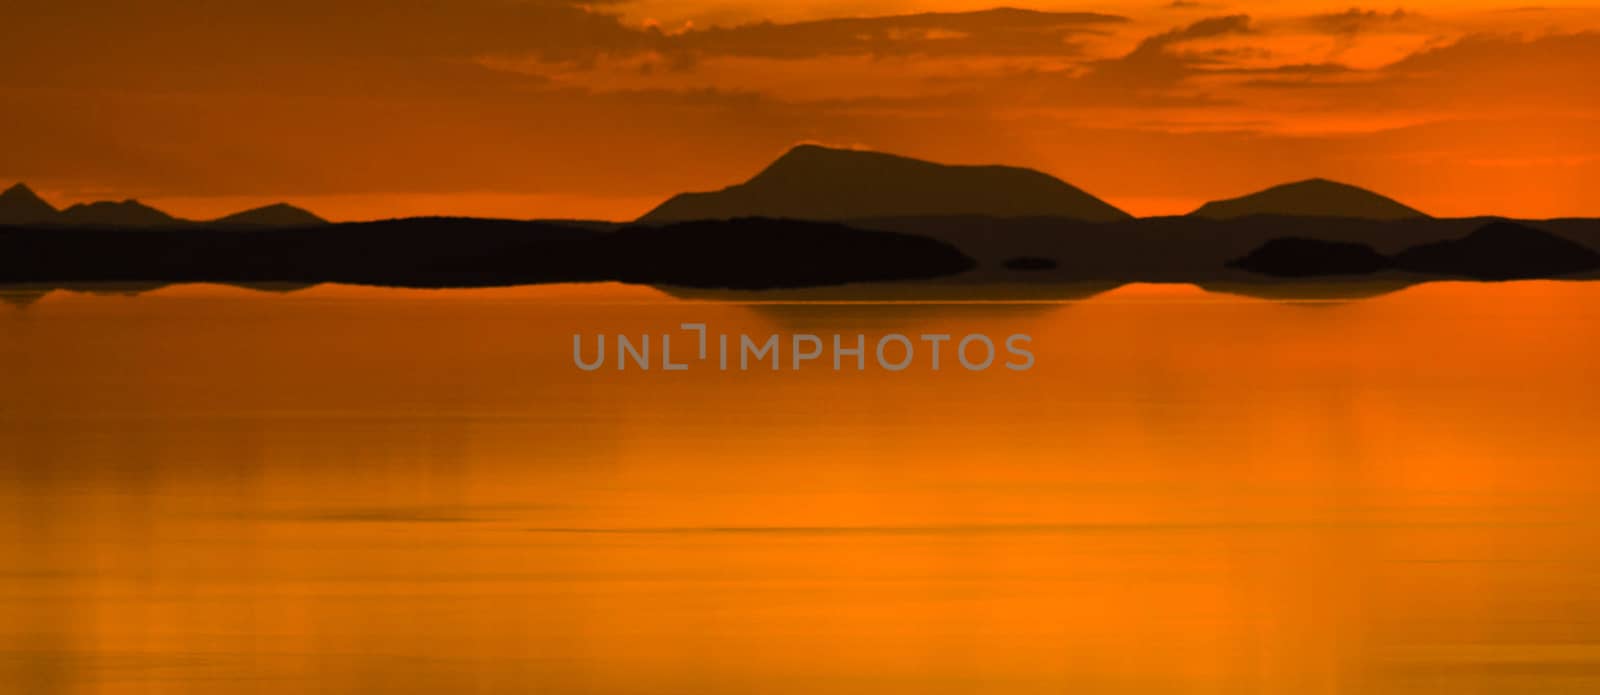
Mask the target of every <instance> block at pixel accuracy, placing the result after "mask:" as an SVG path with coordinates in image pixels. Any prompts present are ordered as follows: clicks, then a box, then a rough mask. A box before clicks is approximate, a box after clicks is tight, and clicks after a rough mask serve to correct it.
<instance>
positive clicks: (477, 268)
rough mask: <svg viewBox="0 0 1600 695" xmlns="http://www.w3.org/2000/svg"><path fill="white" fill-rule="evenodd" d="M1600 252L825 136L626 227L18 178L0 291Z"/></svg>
mask: <svg viewBox="0 0 1600 695" xmlns="http://www.w3.org/2000/svg"><path fill="white" fill-rule="evenodd" d="M1596 249H1600V220H1592V219H1559V220H1545V221H1538V222H1533V221H1511V220H1504V219H1501V218H1493V217H1485V218H1460V219H1450V218H1433V217H1430V216H1428V215H1426V214H1425V213H1423V212H1421V211H1419V210H1416V209H1414V208H1411V207H1409V206H1406V205H1405V204H1403V203H1400V202H1398V201H1395V200H1393V199H1390V198H1387V197H1384V196H1382V195H1380V194H1378V193H1375V192H1372V191H1368V190H1365V189H1362V188H1358V187H1355V186H1351V185H1348V184H1343V183H1338V182H1334V181H1328V180H1325V179H1310V180H1306V181H1300V182H1295V183H1290V184H1284V185H1280V186H1274V187H1271V188H1268V189H1265V190H1263V191H1258V192H1256V193H1251V194H1247V195H1244V196H1240V197H1237V198H1231V199H1227V200H1220V201H1214V202H1212V203H1208V204H1206V205H1204V206H1201V207H1200V208H1198V209H1197V210H1195V211H1194V212H1193V213H1191V214H1189V215H1185V216H1179V217H1146V218H1135V217H1132V216H1130V215H1128V214H1127V213H1124V212H1122V211H1121V210H1118V209H1116V208H1115V207H1113V206H1111V205H1109V204H1106V203H1105V202H1104V201H1101V200H1099V199H1098V198H1095V197H1094V196H1092V195H1090V194H1089V193H1087V192H1085V191H1083V190H1082V189H1079V188H1077V187H1075V186H1072V185H1071V184H1069V183H1067V182H1064V181H1061V180H1059V179H1056V178H1054V177H1051V176H1048V175H1046V174H1043V173H1040V172H1037V171H1032V170H1028V169H1021V168H1016V167H1005V166H950V165H943V164H937V163H933V162H926V161H922V160H916V159H911V158H907V157H901V156H897V155H890V154H885V153H878V152H869V151H862V150H841V149H831V148H825V147H819V146H815V145H802V146H799V147H796V148H794V149H792V150H790V151H789V152H787V153H785V154H784V155H783V156H781V157H779V158H778V159H777V160H776V161H774V162H773V163H772V164H771V165H769V166H768V167H766V168H765V169H763V170H762V171H761V172H759V173H758V174H756V175H755V176H754V177H753V178H751V179H750V180H748V181H746V182H744V183H740V184H735V185H733V186H730V187H728V188H725V189H722V190H721V191H715V192H709V193H689V194H680V195H678V196H674V197H672V198H671V199H669V200H668V201H666V202H665V203H663V204H661V205H660V206H659V207H657V208H656V209H655V210H652V211H651V212H649V213H647V214H646V215H644V216H643V217H641V218H640V219H639V220H638V221H635V222H632V223H620V222H577V221H513V220H494V219H474V218H445V217H423V218H407V219H393V220H383V221H375V222H344V223H330V222H328V221H326V220H324V219H322V218H321V217H318V216H317V215H315V214H313V213H311V212H309V211H306V210H303V209H301V208H297V207H294V206H291V205H288V204H285V203H278V204H274V205H268V206H265V207H260V208H255V209H252V210H247V211H244V212H241V213H237V214H233V215H228V216H224V217H221V218H218V219H215V220H211V221H209V222H195V221H189V220H182V219H178V218H176V217H173V216H171V215H168V214H166V213H164V212H162V211H160V210H156V209H154V208H151V207H149V206H146V205H143V204H142V203H139V202H138V201H135V200H126V201H121V202H97V203H80V204H77V205H73V206H70V207H67V208H65V209H57V208H56V207H55V206H53V205H51V204H49V203H48V202H46V201H44V200H43V199H42V198H40V197H39V196H38V195H37V194H35V193H34V192H33V191H32V190H31V189H29V188H28V187H27V186H25V185H22V184H18V185H16V186H13V187H12V188H11V189H9V190H7V191H5V192H4V193H3V194H0V285H11V286H17V285H51V284H57V285H59V284H67V283H107V282H122V283H127V282H135V283H156V284H162V283H182V282H222V283H235V284H238V283H294V284H316V283H323V282H340V283H353V284H367V285H384V286H401V287H483V286H498V285H521V284H540V283H552V282H592V281H619V282H627V283H637V284H648V285H656V286H663V287H677V288H684V289H696V290H726V291H764V290H779V289H789V290H793V289H806V288H821V287H841V286H845V287H850V288H859V287H861V286H865V285H873V284H901V285H907V284H911V285H916V286H918V287H919V288H920V289H918V290H917V291H916V292H914V293H912V294H920V295H922V296H945V297H949V296H960V295H961V294H962V293H966V294H968V295H970V296H972V297H975V298H981V297H986V296H995V295H996V294H1002V295H1007V294H1009V295H1024V296H1052V295H1055V294H1061V292H1067V293H1068V294H1070V293H1071V291H1069V290H1068V289H1067V288H1068V287H1069V286H1073V287H1078V286H1082V285H1084V284H1085V283H1090V284H1108V283H1109V284H1120V283H1129V282H1187V283H1195V284H1200V285H1207V284H1210V285H1219V284H1220V285H1229V286H1245V287H1248V286H1253V285H1270V284H1274V283H1280V282H1285V281H1292V280H1298V279H1305V278H1322V279H1332V280H1333V281H1338V280H1339V279H1340V278H1370V277H1373V276H1379V277H1383V278H1385V282H1386V283H1408V282H1421V281H1425V280H1428V279H1437V278H1455V279H1473V280H1504V279H1522V278H1556V277H1560V278H1576V279H1590V278H1591V277H1592V276H1594V274H1595V272H1596V271H1597V270H1600V253H1597V252H1596ZM1000 288H1005V289H1003V290H1002V289H1000ZM1019 288H1024V289H1019ZM1026 288H1032V289H1026ZM1052 288H1061V292H1057V291H1054V290H1053V289H1052ZM844 292H862V293H864V294H875V295H877V294H890V295H892V294H893V292H884V291H882V290H869V291H862V290H859V289H851V290H846V291H844ZM834 296H839V293H837V292H836V293H834Z"/></svg>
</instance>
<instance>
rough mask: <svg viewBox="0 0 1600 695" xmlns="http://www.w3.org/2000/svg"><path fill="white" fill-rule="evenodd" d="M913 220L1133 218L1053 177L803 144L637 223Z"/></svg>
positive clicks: (687, 195) (681, 197)
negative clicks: (751, 173) (731, 182)
mask: <svg viewBox="0 0 1600 695" xmlns="http://www.w3.org/2000/svg"><path fill="white" fill-rule="evenodd" d="M913 215H984V216H989V217H1002V218H1015V217H1046V216H1049V217H1061V218H1069V219H1076V220H1085V221H1091V222H1111V221H1116V220H1125V219H1129V215H1128V214H1127V213H1125V212H1123V211H1121V210H1118V209H1117V208H1115V207H1112V206H1111V205H1109V204H1107V203H1105V202H1104V201H1102V200H1100V199H1098V198H1095V197H1094V196H1091V195H1089V194H1088V193H1085V192H1083V191H1082V190H1079V189H1078V188H1076V187H1074V186H1072V185H1070V184H1068V183H1066V182H1064V181H1062V180H1060V179H1057V178H1055V177H1053V176H1050V175H1048V174H1044V173H1041V172H1038V171H1034V170H1031V169H1021V168H1017V167H1007V166H951V165H944V164H936V163H933V162H926V161H922V160H917V159H911V158H908V157H900V156H897V155H891V154H884V153H881V152H867V151H860V150H841V149H832V148H827V147H820V146H817V145H801V146H798V147H795V148H794V149H792V150H789V152H787V153H786V154H784V155H783V156H782V157H779V158H778V160H777V161H775V162H773V163H772V164H771V165H769V166H768V167H767V168H766V169H765V170H763V171H762V172H761V173H759V174H757V175H756V176H755V178H752V179H750V180H749V181H746V182H744V183H742V184H738V185H736V186H731V187H728V188H725V189H722V190H720V191H716V192H710V193H683V194H680V195H677V196H674V197H672V198H671V199H670V200H668V201H667V202H665V203H662V204H661V206H660V207H657V208H656V209H654V210H652V211H650V212H649V213H647V214H646V215H645V216H644V217H641V218H639V221H640V222H643V223H650V224H663V223H668V222H683V221H691V220H726V219H735V218H741V217H766V218H788V219H809V220H829V221H838V220H853V219H870V218H878V217H896V216H913Z"/></svg>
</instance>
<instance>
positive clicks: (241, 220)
mask: <svg viewBox="0 0 1600 695" xmlns="http://www.w3.org/2000/svg"><path fill="white" fill-rule="evenodd" d="M213 223H214V224H225V225H236V226H249V227H276V228H279V229H287V228H290V227H316V226H320V225H324V224H327V223H328V221H327V220H325V219H322V218H321V217H317V216H316V215H313V214H311V213H310V212H309V211H307V210H303V209H301V208H297V207H295V206H293V205H290V204H288V203H276V204H273V205H267V206H265V207H259V208H255V209H252V210H245V211H244V212H236V213H234V214H232V215H228V216H227V217H222V218H218V219H216V220H213Z"/></svg>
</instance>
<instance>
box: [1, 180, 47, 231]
mask: <svg viewBox="0 0 1600 695" xmlns="http://www.w3.org/2000/svg"><path fill="white" fill-rule="evenodd" d="M58 214H60V213H58V212H57V211H56V209H55V206H53V205H51V204H49V203H46V202H44V199H42V198H40V197H39V196H38V194H36V193H34V192H33V189H30V188H28V187H27V186H26V185H24V184H20V183H19V184H17V185H15V186H12V187H11V188H8V189H6V192H4V193H0V224H40V223H43V222H50V221H53V220H55V218H56V215H58Z"/></svg>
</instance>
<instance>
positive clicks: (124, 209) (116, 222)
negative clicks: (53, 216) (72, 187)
mask: <svg viewBox="0 0 1600 695" xmlns="http://www.w3.org/2000/svg"><path fill="white" fill-rule="evenodd" d="M57 220H58V221H59V222H61V223H62V224H70V225H78V226H87V227H160V226H165V225H172V224H178V223H179V220H178V219H177V218H175V217H173V216H171V215H168V214H167V213H164V212H162V211H160V210H157V209H155V208H153V207H150V206H148V205H145V204H144V203H141V202H139V201H137V200H124V201H122V202H120V203H118V202H111V201H101V202H98V203H79V204H77V205H74V206H72V207H69V208H67V209H66V210H63V211H61V214H60V215H59V216H58V218H57Z"/></svg>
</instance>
